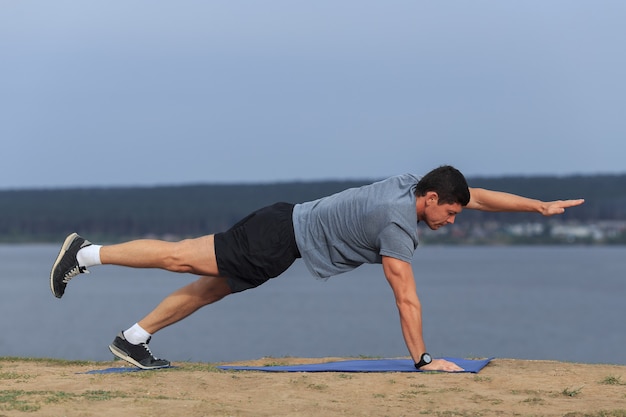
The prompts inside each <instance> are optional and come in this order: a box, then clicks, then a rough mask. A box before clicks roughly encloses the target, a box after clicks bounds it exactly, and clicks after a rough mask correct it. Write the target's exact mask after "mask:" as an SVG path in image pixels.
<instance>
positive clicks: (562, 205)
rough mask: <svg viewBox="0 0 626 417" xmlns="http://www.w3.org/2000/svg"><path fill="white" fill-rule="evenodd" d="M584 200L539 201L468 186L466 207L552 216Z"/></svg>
mask: <svg viewBox="0 0 626 417" xmlns="http://www.w3.org/2000/svg"><path fill="white" fill-rule="evenodd" d="M584 202H585V200H583V199H582V198H581V199H578V200H556V201H541V200H535V199H532V198H526V197H522V196H519V195H516V194H510V193H503V192H500V191H492V190H486V189H484V188H470V202H469V203H468V204H467V206H466V208H468V209H472V210H482V211H516V212H537V213H540V214H543V215H544V216H552V215H555V214H561V213H563V212H565V209H566V208H569V207H575V206H578V205H581V204H582V203H584Z"/></svg>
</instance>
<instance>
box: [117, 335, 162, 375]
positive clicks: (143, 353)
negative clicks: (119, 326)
mask: <svg viewBox="0 0 626 417" xmlns="http://www.w3.org/2000/svg"><path fill="white" fill-rule="evenodd" d="M148 343H150V339H148V341H147V342H146V343H140V344H138V345H133V344H132V343H130V342H129V341H128V340H126V338H125V337H124V333H123V332H119V334H118V335H117V337H116V338H115V340H113V343H111V344H110V345H109V350H110V351H111V353H113V354H114V355H115V356H117V357H118V358H120V359H123V360H125V361H126V362H128V363H132V364H133V365H135V366H137V367H139V368H141V369H159V368H167V367H169V366H170V361H166V360H165V359H158V358H155V357H154V355H152V352H150V348H149V347H148Z"/></svg>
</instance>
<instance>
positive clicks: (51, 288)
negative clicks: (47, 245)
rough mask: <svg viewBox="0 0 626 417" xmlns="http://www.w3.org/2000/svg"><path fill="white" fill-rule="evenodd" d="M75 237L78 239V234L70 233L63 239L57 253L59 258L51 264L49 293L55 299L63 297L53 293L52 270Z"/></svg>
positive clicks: (55, 267)
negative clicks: (50, 292)
mask: <svg viewBox="0 0 626 417" xmlns="http://www.w3.org/2000/svg"><path fill="white" fill-rule="evenodd" d="M77 237H78V233H72V234H71V235H69V236H68V237H66V238H65V242H63V246H61V250H60V251H59V256H57V259H56V261H54V264H52V271H50V291H52V294H54V296H55V297H56V298H61V297H63V294H61V295H57V294H56V293H55V292H54V270H55V269H57V266H58V265H59V262H61V259H63V255H65V252H66V251H67V248H69V246H70V245H71V244H72V242H73V241H74V239H75V238H77Z"/></svg>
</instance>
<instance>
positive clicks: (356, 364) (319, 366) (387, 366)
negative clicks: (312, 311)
mask: <svg viewBox="0 0 626 417" xmlns="http://www.w3.org/2000/svg"><path fill="white" fill-rule="evenodd" d="M443 359H446V360H448V361H450V362H454V363H456V364H457V365H459V366H460V367H461V368H463V369H464V371H462V372H471V373H478V372H480V370H481V369H483V368H484V367H485V366H487V365H488V364H489V362H491V360H492V359H493V358H489V359H460V358H443ZM218 368H219V369H223V370H232V371H263V372H424V371H419V370H416V369H415V366H414V365H413V361H412V360H410V359H356V360H347V361H338V362H327V363H314V364H303V365H286V366H228V365H224V366H218Z"/></svg>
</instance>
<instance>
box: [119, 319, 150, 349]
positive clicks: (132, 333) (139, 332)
mask: <svg viewBox="0 0 626 417" xmlns="http://www.w3.org/2000/svg"><path fill="white" fill-rule="evenodd" d="M150 336H152V335H151V334H150V333H148V332H147V331H145V330H144V329H143V328H142V327H141V326H140V325H139V323H135V324H134V325H133V326H132V327H131V328H130V329H128V330H125V331H124V338H125V339H126V340H128V341H129V342H130V343H132V344H133V345H138V344H140V343H146V342H147V341H148V339H149V338H150Z"/></svg>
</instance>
